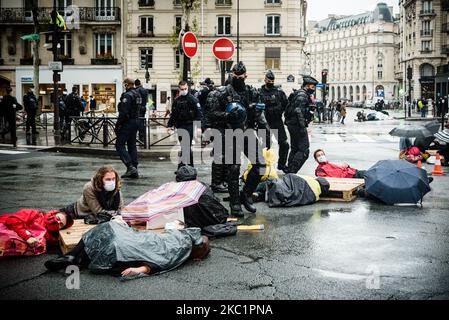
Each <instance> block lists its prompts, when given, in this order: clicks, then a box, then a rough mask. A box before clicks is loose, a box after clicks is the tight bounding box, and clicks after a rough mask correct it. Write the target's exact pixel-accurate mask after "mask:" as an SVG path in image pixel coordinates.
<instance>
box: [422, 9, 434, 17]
mask: <svg viewBox="0 0 449 320" xmlns="http://www.w3.org/2000/svg"><path fill="white" fill-rule="evenodd" d="M436 15H437V14H436V13H435V10H433V9H430V10H421V11H419V16H420V17H434V16H436Z"/></svg>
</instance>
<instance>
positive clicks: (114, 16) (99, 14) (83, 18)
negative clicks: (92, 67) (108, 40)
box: [0, 6, 121, 24]
mask: <svg viewBox="0 0 449 320" xmlns="http://www.w3.org/2000/svg"><path fill="white" fill-rule="evenodd" d="M52 10H53V8H44V7H40V8H38V17H37V20H38V21H39V22H40V23H43V24H45V23H50V20H51V17H50V14H51V12H52ZM76 10H78V11H77V12H74V11H76ZM59 14H60V15H62V16H65V17H72V16H73V18H75V19H76V17H77V16H78V18H79V21H80V22H103V21H105V22H106V21H115V22H120V18H121V17H120V8H118V7H110V8H97V7H74V6H73V7H68V8H66V9H65V10H64V11H59ZM0 23H33V13H32V12H31V11H29V10H25V8H0Z"/></svg>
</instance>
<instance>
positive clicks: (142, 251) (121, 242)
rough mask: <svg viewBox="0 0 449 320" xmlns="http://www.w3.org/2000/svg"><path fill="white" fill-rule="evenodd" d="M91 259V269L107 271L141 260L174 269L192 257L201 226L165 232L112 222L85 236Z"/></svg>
mask: <svg viewBox="0 0 449 320" xmlns="http://www.w3.org/2000/svg"><path fill="white" fill-rule="evenodd" d="M82 239H83V241H84V244H85V251H86V253H87V255H88V256H89V259H90V261H91V262H90V264H89V270H91V271H94V272H105V271H108V270H110V269H112V268H113V267H114V266H115V265H116V264H117V263H123V262H131V261H141V262H148V263H149V264H150V265H153V266H156V268H157V269H158V270H160V271H161V272H163V271H168V270H171V269H174V268H176V267H178V266H179V265H181V264H182V263H184V262H185V261H186V260H187V259H188V258H189V256H190V253H191V251H192V246H193V245H198V244H201V243H202V241H203V240H202V238H201V230H200V229H199V228H187V229H183V230H167V231H166V232H165V233H163V234H155V233H153V232H142V231H137V230H134V229H133V228H131V227H129V226H126V225H124V224H121V223H118V222H115V221H111V222H107V223H103V224H100V225H98V226H97V227H95V228H93V229H92V230H90V231H89V232H87V233H86V234H85V235H84V236H83V238H82Z"/></svg>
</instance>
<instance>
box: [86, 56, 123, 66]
mask: <svg viewBox="0 0 449 320" xmlns="http://www.w3.org/2000/svg"><path fill="white" fill-rule="evenodd" d="M90 64H93V65H116V64H117V59H114V58H112V57H97V58H93V59H90Z"/></svg>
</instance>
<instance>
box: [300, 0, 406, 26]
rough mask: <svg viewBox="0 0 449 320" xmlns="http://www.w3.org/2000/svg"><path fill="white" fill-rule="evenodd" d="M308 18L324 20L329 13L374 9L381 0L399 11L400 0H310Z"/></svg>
mask: <svg viewBox="0 0 449 320" xmlns="http://www.w3.org/2000/svg"><path fill="white" fill-rule="evenodd" d="M307 2H308V10H307V20H318V21H319V20H323V19H326V18H327V15H328V14H341V15H352V14H359V13H363V12H365V11H372V10H374V8H375V7H376V4H377V3H379V2H385V3H386V4H388V6H393V7H394V11H393V12H394V14H396V13H399V5H398V3H399V1H398V0H385V1H382V0H308V1H307Z"/></svg>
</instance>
